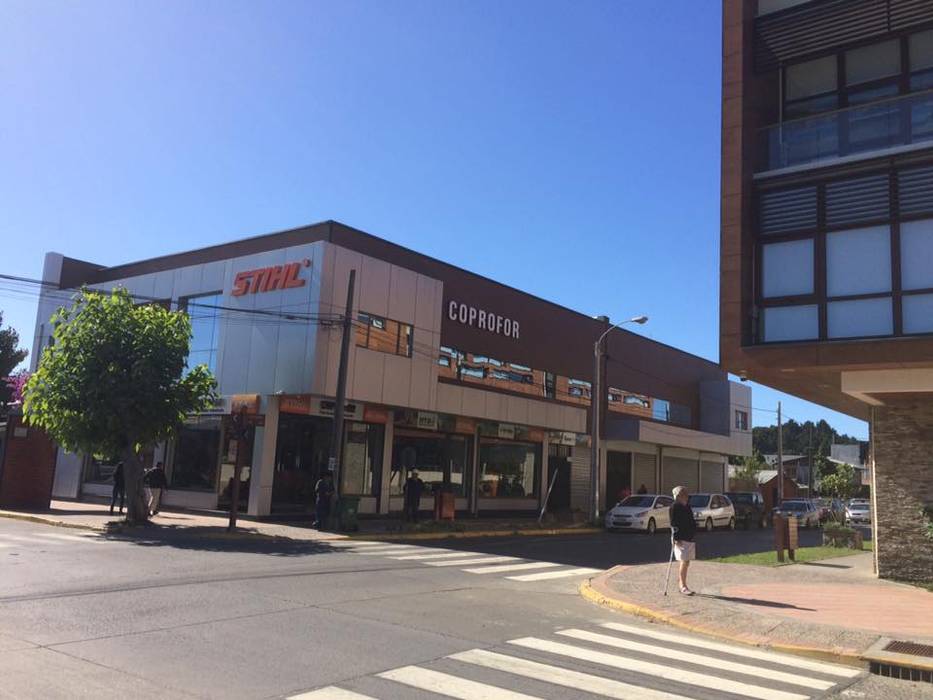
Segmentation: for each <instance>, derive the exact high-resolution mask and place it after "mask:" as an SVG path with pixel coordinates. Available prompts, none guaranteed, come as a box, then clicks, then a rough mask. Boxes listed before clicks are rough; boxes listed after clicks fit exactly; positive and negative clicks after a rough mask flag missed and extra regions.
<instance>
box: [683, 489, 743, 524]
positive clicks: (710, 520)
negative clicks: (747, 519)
mask: <svg viewBox="0 0 933 700" xmlns="http://www.w3.org/2000/svg"><path fill="white" fill-rule="evenodd" d="M687 503H688V504H689V505H690V507H691V508H692V509H693V517H694V518H695V519H696V521H697V526H698V527H702V528H705V529H706V531H707V532H712V530H713V528H716V527H727V528H729V529H730V530H735V506H733V505H732V501H730V500H729V498H728V497H727V496H724V495H723V494H721V493H695V494H693V495H692V496H690V499H689V500H688V501H687Z"/></svg>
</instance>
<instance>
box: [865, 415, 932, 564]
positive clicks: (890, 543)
mask: <svg viewBox="0 0 933 700" xmlns="http://www.w3.org/2000/svg"><path fill="white" fill-rule="evenodd" d="M872 441H873V448H874V458H875V469H874V486H873V488H872V493H873V501H874V518H875V527H874V532H875V533H876V534H875V537H876V538H877V540H876V542H875V548H876V549H875V551H876V556H877V562H878V575H879V576H881V577H882V578H897V579H904V580H909V581H924V582H929V581H933V541H931V540H929V539H927V538H926V537H924V535H923V530H922V527H921V516H920V513H919V511H920V509H921V508H922V507H923V504H924V503H933V400H931V399H929V398H925V399H924V398H917V399H901V400H887V399H886V400H885V405H884V406H877V407H875V409H874V420H873V422H872Z"/></svg>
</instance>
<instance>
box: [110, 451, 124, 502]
mask: <svg viewBox="0 0 933 700" xmlns="http://www.w3.org/2000/svg"><path fill="white" fill-rule="evenodd" d="M117 497H119V498H120V513H123V506H124V505H126V479H125V478H124V476H123V462H120V463H119V464H117V468H116V469H114V470H113V494H112V495H111V496H110V514H111V515H113V507H114V506H115V505H117Z"/></svg>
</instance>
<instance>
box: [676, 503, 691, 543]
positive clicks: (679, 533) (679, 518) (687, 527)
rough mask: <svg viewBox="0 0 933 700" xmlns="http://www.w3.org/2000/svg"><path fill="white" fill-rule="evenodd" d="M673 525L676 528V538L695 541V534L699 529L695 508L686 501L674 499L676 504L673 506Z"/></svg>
mask: <svg viewBox="0 0 933 700" xmlns="http://www.w3.org/2000/svg"><path fill="white" fill-rule="evenodd" d="M671 527H672V528H673V529H674V539H675V540H680V541H683V542H693V536H694V534H695V533H696V531H697V523H696V520H694V519H693V509H692V508H691V507H690V506H689V505H687V504H685V503H679V502H677V501H674V505H672V506H671Z"/></svg>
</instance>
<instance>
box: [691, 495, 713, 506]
mask: <svg viewBox="0 0 933 700" xmlns="http://www.w3.org/2000/svg"><path fill="white" fill-rule="evenodd" d="M687 503H689V504H690V507H691V508H706V506H707V505H708V504H709V496H704V495H703V494H701V493H698V494H694V495H692V496H691V497H690V498H688V499H687Z"/></svg>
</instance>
